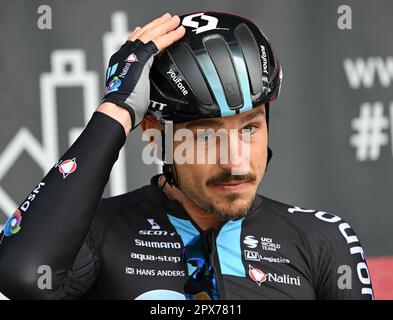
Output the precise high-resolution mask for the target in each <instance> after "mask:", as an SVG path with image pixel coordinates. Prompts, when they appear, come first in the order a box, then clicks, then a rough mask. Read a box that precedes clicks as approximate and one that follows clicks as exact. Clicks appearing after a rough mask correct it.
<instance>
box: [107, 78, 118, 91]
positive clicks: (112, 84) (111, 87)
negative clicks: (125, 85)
mask: <svg viewBox="0 0 393 320" xmlns="http://www.w3.org/2000/svg"><path fill="white" fill-rule="evenodd" d="M120 85H121V80H120V79H119V77H114V78H113V79H112V81H111V82H109V84H108V86H107V87H106V92H105V94H108V93H111V92H114V91H117V90H119V87H120Z"/></svg>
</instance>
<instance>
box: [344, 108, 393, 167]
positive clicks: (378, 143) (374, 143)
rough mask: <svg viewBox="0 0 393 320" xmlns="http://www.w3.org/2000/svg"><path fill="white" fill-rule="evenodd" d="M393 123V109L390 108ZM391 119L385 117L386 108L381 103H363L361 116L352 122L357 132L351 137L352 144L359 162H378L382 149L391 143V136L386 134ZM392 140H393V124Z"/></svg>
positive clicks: (392, 125)
mask: <svg viewBox="0 0 393 320" xmlns="http://www.w3.org/2000/svg"><path fill="white" fill-rule="evenodd" d="M390 113H391V118H392V121H391V122H393V108H392V107H391V108H390ZM389 122H390V121H389V118H388V117H387V116H385V115H384V107H383V104H382V103H380V102H376V103H373V104H370V103H363V104H362V105H361V106H360V115H359V117H357V118H355V119H353V120H352V122H351V126H352V129H353V130H354V131H356V133H355V134H353V135H352V136H351V137H350V144H351V146H353V147H354V148H356V159H357V160H358V161H366V160H372V161H375V160H378V159H379V157H380V154H381V147H383V146H385V145H386V144H388V142H389V135H388V134H387V133H386V132H385V130H387V129H388V128H389ZM391 127H392V139H393V124H391Z"/></svg>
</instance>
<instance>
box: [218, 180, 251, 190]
mask: <svg viewBox="0 0 393 320" xmlns="http://www.w3.org/2000/svg"><path fill="white" fill-rule="evenodd" d="M249 186H251V183H250V181H249V180H241V181H229V182H223V183H217V184H213V185H212V187H213V188H215V189H218V190H220V191H221V192H241V191H244V190H245V189H246V188H248V187H249Z"/></svg>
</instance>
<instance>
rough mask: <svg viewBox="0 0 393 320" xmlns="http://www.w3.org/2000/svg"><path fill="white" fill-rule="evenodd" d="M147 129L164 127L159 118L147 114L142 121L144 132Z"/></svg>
mask: <svg viewBox="0 0 393 320" xmlns="http://www.w3.org/2000/svg"><path fill="white" fill-rule="evenodd" d="M147 129H158V130H161V129H162V125H161V123H160V121H159V120H158V119H156V118H155V117H154V116H153V115H146V116H145V117H144V118H143V120H142V122H141V130H142V133H143V132H145V131H146V130H147Z"/></svg>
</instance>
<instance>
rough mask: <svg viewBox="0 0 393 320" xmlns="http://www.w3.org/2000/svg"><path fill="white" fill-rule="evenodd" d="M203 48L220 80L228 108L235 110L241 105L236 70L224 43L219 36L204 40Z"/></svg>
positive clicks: (208, 37) (241, 100)
mask: <svg viewBox="0 0 393 320" xmlns="http://www.w3.org/2000/svg"><path fill="white" fill-rule="evenodd" d="M204 44H205V48H206V50H207V52H208V54H209V57H210V59H211V60H212V62H213V64H214V67H215V69H216V71H217V74H218V77H219V78H220V81H221V85H222V87H223V89H224V92H225V97H226V100H227V103H228V106H229V107H230V108H233V109H236V107H240V106H241V104H242V103H243V99H242V96H241V91H240V87H239V81H238V77H237V75H236V69H235V66H234V64H233V60H232V56H231V52H230V50H229V48H228V45H227V43H226V41H225V40H224V39H223V38H222V37H221V36H220V35H212V36H207V37H205V38H204Z"/></svg>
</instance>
